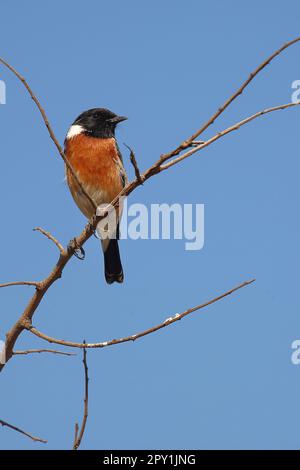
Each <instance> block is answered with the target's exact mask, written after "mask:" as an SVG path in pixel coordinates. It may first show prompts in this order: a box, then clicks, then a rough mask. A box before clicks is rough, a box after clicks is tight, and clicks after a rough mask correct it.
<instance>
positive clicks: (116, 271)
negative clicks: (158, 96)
mask: <svg viewBox="0 0 300 470" xmlns="http://www.w3.org/2000/svg"><path fill="white" fill-rule="evenodd" d="M126 119H127V117H125V116H119V115H117V114H115V113H113V112H112V111H110V110H109V109H106V108H93V109H89V110H87V111H84V112H83V113H81V114H80V115H79V116H78V117H77V118H76V119H75V121H74V122H73V123H72V125H71V126H70V128H69V130H68V132H67V135H66V138H65V142H64V145H65V156H66V159H67V162H68V163H69V164H70V165H66V166H65V171H66V180H67V184H68V187H69V189H70V192H71V195H72V197H73V199H74V201H75V203H76V205H77V206H78V208H79V209H80V211H81V212H82V213H83V214H84V215H85V217H87V218H88V219H90V218H91V217H92V216H93V215H94V214H95V207H93V204H92V203H91V201H90V200H89V198H88V197H87V196H86V195H85V194H84V192H86V193H87V194H88V196H89V197H90V198H91V200H92V201H93V202H94V204H95V205H96V206H97V207H98V206H99V205H101V204H110V203H111V202H112V201H113V199H114V198H115V197H116V196H117V195H118V194H119V193H120V192H121V190H122V189H123V188H124V187H125V185H126V184H127V181H128V180H127V175H126V171H125V169H124V165H123V159H122V154H121V152H120V149H119V146H118V143H117V140H116V137H115V130H116V127H117V125H118V124H119V123H120V122H122V121H125V120H126ZM69 166H71V168H72V170H73V172H74V173H75V174H76V176H77V178H78V180H79V182H80V184H81V186H82V188H83V189H84V192H83V191H82V189H81V188H80V185H79V184H78V181H76V179H75V178H74V175H73V173H72V170H70V168H69ZM116 212H117V217H116V226H115V229H114V231H113V233H112V234H110V236H109V238H105V237H102V241H101V243H102V250H103V254H104V274H105V279H106V282H107V283H108V284H112V283H114V282H117V283H122V282H123V280H124V273H123V268H122V263H121V258H120V251H119V246H118V238H119V222H120V217H121V214H122V208H121V207H120V208H119V210H118V211H116ZM97 233H98V234H99V232H98V230H97Z"/></svg>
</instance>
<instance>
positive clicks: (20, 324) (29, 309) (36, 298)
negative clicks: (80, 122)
mask: <svg viewBox="0 0 300 470" xmlns="http://www.w3.org/2000/svg"><path fill="white" fill-rule="evenodd" d="M299 40H300V38H296V39H294V40H293V41H290V42H289V43H287V44H285V45H284V46H282V47H281V48H280V49H278V51H276V52H275V53H274V54H272V56H270V57H269V58H268V59H267V60H266V61H264V62H263V63H262V64H261V65H260V66H259V67H258V68H257V69H256V71H255V72H253V74H251V75H250V77H249V79H247V80H246V82H244V84H243V85H242V86H241V87H240V88H239V90H238V91H237V92H236V93H235V94H234V95H232V97H231V98H230V99H229V100H227V102H226V103H225V104H224V105H223V106H222V107H221V108H220V109H219V110H218V112H217V113H215V115H214V116H213V117H212V118H211V119H210V120H209V121H208V122H207V123H206V124H205V125H204V126H203V127H202V128H201V129H200V130H199V131H197V133H195V134H194V135H193V136H191V138H189V139H187V140H186V141H185V143H184V146H183V147H182V146H180V147H178V148H177V149H175V150H174V151H172V152H169V153H168V154H164V155H162V156H161V158H160V159H159V160H158V161H157V162H155V163H154V165H152V166H151V167H150V168H149V169H148V170H146V171H145V172H144V173H143V174H142V175H141V178H142V180H143V181H145V180H147V179H149V178H151V177H152V176H154V175H156V174H158V173H160V172H161V171H163V170H165V169H166V168H167V167H166V165H164V166H162V165H163V163H165V162H166V160H168V159H170V158H172V157H173V156H175V155H177V154H178V153H180V152H181V150H183V148H187V147H189V146H190V143H191V142H192V141H194V140H195V138H197V137H198V136H199V135H200V134H201V133H202V132H203V131H204V130H205V129H207V127H209V125H210V124H212V123H213V122H214V120H215V119H216V118H217V117H218V116H219V115H220V114H221V113H222V112H223V111H224V110H225V109H226V108H227V107H228V106H229V104H230V103H231V102H232V101H233V100H234V99H235V98H236V97H237V96H238V95H240V94H241V93H242V91H243V90H244V89H245V88H246V86H247V85H248V84H249V83H250V82H251V80H252V79H253V78H254V76H256V75H257V74H258V73H259V72H260V71H261V70H262V69H263V68H264V67H265V66H266V65H267V64H268V63H270V61H271V60H273V58H274V57H276V56H277V55H278V54H280V53H281V52H282V51H283V50H285V49H286V48H287V47H289V46H291V45H292V44H294V43H296V42H297V41H299ZM0 61H1V62H2V63H4V65H6V66H7V67H8V68H9V69H10V70H11V71H12V72H13V73H14V74H15V75H16V76H17V77H18V78H19V79H20V80H21V81H22V83H23V84H24V85H25V87H26V88H27V90H28V91H29V93H30V94H31V96H32V98H33V99H34V101H35V102H36V104H37V106H38V108H39V110H40V112H41V114H42V116H43V118H44V122H45V124H46V126H47V128H48V131H49V133H50V136H52V140H53V141H54V143H56V146H57V148H58V150H59V152H60V154H61V156H62V158H63V159H65V156H64V154H63V152H62V151H61V147H60V146H59V144H58V142H57V139H56V138H55V136H54V134H53V131H52V130H51V128H50V126H49V123H48V121H47V118H46V115H45V112H44V110H43V109H42V108H41V106H40V104H39V102H38V100H37V99H36V98H35V96H34V95H33V93H32V91H31V89H30V88H29V86H28V85H27V83H26V81H25V80H24V79H23V77H21V76H20V74H19V73H18V72H17V71H16V70H15V69H13V68H12V67H11V66H10V65H9V64H7V63H6V62H4V61H3V60H1V59H0ZM290 105H292V104H289V105H288V106H287V105H282V106H279V107H276V108H275V109H279V108H280V109H284V107H289V106H290ZM293 105H294V103H293ZM271 109H272V108H270V111H268V112H271ZM275 109H273V110H275ZM264 112H266V111H264ZM261 113H263V112H262V111H260V112H259V113H256V115H257V116H258V115H261ZM249 119H254V118H253V116H252V117H250V118H247V119H246V120H244V121H247V122H249ZM240 125H241V123H240ZM49 129H50V130H49ZM229 129H230V128H229ZM232 130H233V129H232ZM228 132H229V131H228ZM228 132H227V131H223V133H219V134H217V136H214V137H213V138H212V139H210V143H212V142H214V141H215V140H217V139H218V138H220V137H222V136H223V135H225V133H228ZM207 142H208V141H207ZM207 142H205V144H200V145H199V146H196V147H194V148H191V149H190V150H189V151H188V152H186V154H184V155H181V156H180V157H179V158H181V157H184V158H187V157H188V156H190V155H192V154H193V153H195V152H197V151H199V150H201V149H202V148H204V145H205V146H206V147H207V146H208V145H209V143H207ZM178 149H179V150H178ZM187 154H188V155H187ZM179 161H181V160H179ZM169 163H171V165H174V164H175V163H178V161H176V162H173V163H172V162H169ZM171 165H170V166H171ZM140 185H141V181H139V180H138V178H136V179H135V180H134V181H132V182H130V183H128V184H127V185H126V187H125V188H124V189H123V190H122V191H121V193H120V194H119V195H118V197H116V198H115V199H114V201H112V205H115V206H116V205H117V204H118V201H119V197H120V196H128V195H129V194H131V192H132V191H134V190H135V189H136V188H137V187H138V186H140ZM102 218H103V216H94V217H93V218H92V219H91V221H90V222H89V223H88V224H87V225H86V226H85V228H84V230H83V231H82V233H81V234H80V235H79V236H77V237H76V238H75V239H74V240H73V241H75V243H74V244H73V245H72V246H73V248H71V249H68V250H64V251H63V252H61V253H60V257H59V259H58V261H57V263H56V264H55V266H54V268H53V269H52V271H51V272H50V274H49V275H48V277H46V278H45V279H44V280H43V281H41V282H40V283H38V289H37V290H36V292H35V293H34V295H33V296H32V298H31V299H30V301H29V303H28V305H27V306H26V308H25V310H24V312H23V314H22V315H21V317H20V318H19V319H18V321H17V322H16V323H15V325H14V326H13V327H12V328H11V330H10V331H9V332H8V334H7V337H6V354H7V355H6V359H7V361H9V359H10V358H11V356H12V351H13V348H14V345H15V343H16V341H17V339H18V337H19V335H20V334H21V333H22V332H23V331H24V329H29V328H33V327H32V317H33V315H34V313H35V311H36V309H37V307H38V306H39V304H40V302H41V300H42V299H43V297H44V295H45V294H46V292H47V291H48V289H49V288H50V287H51V285H52V284H53V283H54V282H55V281H56V280H57V279H59V278H60V277H61V275H62V272H63V270H64V268H65V266H66V264H67V263H68V262H69V260H70V259H71V258H72V256H73V254H74V253H75V251H76V250H75V248H74V246H76V247H77V249H80V248H81V247H82V246H83V245H84V244H85V243H86V241H87V240H88V239H89V238H90V237H91V236H92V235H93V233H94V231H95V228H96V226H97V223H98V222H99V221H100V220H101V219H102ZM163 326H165V325H159V326H158V327H155V328H154V330H153V331H156V330H157V329H160V328H162V327H163ZM32 332H34V330H33V329H32ZM149 332H152V329H150V330H149ZM146 334H149V333H146ZM45 336H46V335H45ZM142 336H144V334H142ZM46 338H47V337H46ZM46 338H44V339H46ZM133 339H136V338H132V337H128V339H125V340H126V341H130V340H133ZM47 340H48V339H47ZM50 340H51V338H50ZM116 341H117V342H124V341H123V339H120V340H116ZM58 344H64V343H58ZM75 344H76V345H78V343H75ZM100 344H102V346H98V347H103V343H100ZM110 344H116V343H115V342H114V340H113V341H112V342H111V343H110ZM77 347H78V346H77ZM80 347H84V346H83V345H82V344H81V346H80ZM86 347H89V346H88V345H87V346H86ZM6 363H7V362H6ZM3 367H4V365H0V370H1V369H3Z"/></svg>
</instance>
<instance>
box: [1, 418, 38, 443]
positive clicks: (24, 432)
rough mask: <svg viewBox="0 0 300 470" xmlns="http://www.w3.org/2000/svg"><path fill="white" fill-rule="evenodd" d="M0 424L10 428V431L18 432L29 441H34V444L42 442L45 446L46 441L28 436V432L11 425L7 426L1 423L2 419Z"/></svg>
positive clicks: (7, 424)
mask: <svg viewBox="0 0 300 470" xmlns="http://www.w3.org/2000/svg"><path fill="white" fill-rule="evenodd" d="M0 424H1V425H2V426H6V427H8V428H10V429H13V430H14V431H17V432H19V433H20V434H23V435H24V436H27V437H29V439H31V440H32V441H35V442H42V443H43V444H47V441H45V439H41V438H40V437H35V436H32V435H31V434H29V433H28V432H26V431H23V430H22V429H20V428H17V427H16V426H13V425H12V424H9V423H7V422H6V421H3V420H2V419H0Z"/></svg>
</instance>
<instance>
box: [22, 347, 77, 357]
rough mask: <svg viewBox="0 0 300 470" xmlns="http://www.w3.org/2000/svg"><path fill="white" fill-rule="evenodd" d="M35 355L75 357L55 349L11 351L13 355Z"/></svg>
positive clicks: (72, 354)
mask: <svg viewBox="0 0 300 470" xmlns="http://www.w3.org/2000/svg"><path fill="white" fill-rule="evenodd" d="M37 353H52V354H60V355H62V356H76V353H68V352H64V351H57V350H56V349H26V351H13V355H14V356H17V355H20V356H21V355H24V356H25V355H27V354H37Z"/></svg>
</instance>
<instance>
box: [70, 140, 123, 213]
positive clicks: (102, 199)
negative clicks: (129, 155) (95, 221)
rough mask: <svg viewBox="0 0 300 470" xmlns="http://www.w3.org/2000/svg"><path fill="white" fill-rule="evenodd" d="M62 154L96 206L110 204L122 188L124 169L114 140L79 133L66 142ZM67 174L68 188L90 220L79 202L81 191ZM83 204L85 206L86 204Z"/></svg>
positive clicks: (88, 211) (87, 210)
mask: <svg viewBox="0 0 300 470" xmlns="http://www.w3.org/2000/svg"><path fill="white" fill-rule="evenodd" d="M65 153H66V157H67V159H68V161H69V162H70V164H71V166H72V168H73V170H74V171H75V172H76V174H77V176H78V178H79V180H80V182H81V184H82V185H83V187H84V189H85V191H86V192H87V193H88V194H89V195H90V196H91V198H92V199H93V200H94V201H95V203H96V204H97V205H98V204H101V203H109V202H111V201H112V200H113V199H114V198H115V197H116V196H117V195H118V194H119V193H120V191H121V190H122V188H123V184H122V178H121V168H123V166H122V162H121V160H120V157H119V154H118V150H117V147H116V141H115V139H114V138H108V139H101V138H95V137H89V136H87V135H85V134H78V135H76V136H74V137H72V138H70V139H67V140H66V143H65ZM66 173H67V182H68V185H69V187H70V190H71V193H72V195H73V197H74V199H75V201H76V203H77V205H78V206H79V208H80V209H81V210H82V212H84V214H85V215H87V216H88V217H90V216H91V215H92V214H91V208H90V209H86V210H84V208H83V207H81V205H80V204H79V203H78V200H77V199H78V193H80V192H81V191H80V188H79V186H78V184H77V182H76V181H75V180H74V177H73V176H72V174H71V172H70V170H69V169H68V168H67V169H66ZM76 196H77V197H76ZM85 203H86V202H85ZM86 204H87V207H88V203H86Z"/></svg>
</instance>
